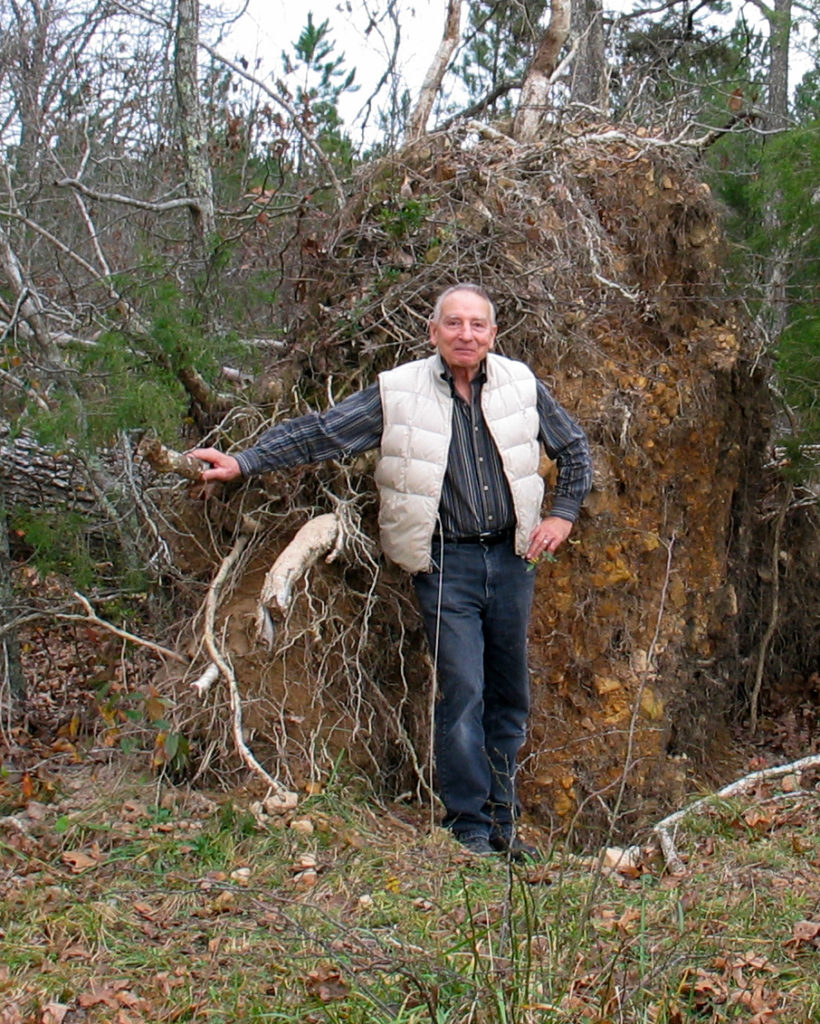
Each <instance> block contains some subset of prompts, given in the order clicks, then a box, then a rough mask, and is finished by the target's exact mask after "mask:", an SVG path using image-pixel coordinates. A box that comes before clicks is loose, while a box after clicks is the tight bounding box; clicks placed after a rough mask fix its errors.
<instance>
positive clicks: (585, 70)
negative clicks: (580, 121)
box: [570, 0, 609, 117]
mask: <svg viewBox="0 0 820 1024" xmlns="http://www.w3.org/2000/svg"><path fill="white" fill-rule="evenodd" d="M570 31H571V35H572V37H573V39H576V40H577V51H576V55H575V60H574V62H573V65H572V83H571V86H570V101H571V102H572V103H577V104H579V105H580V106H584V107H591V108H592V109H593V110H594V111H600V113H601V115H602V116H603V117H606V115H607V113H608V111H609V72H608V68H607V64H606V52H605V46H604V10H603V4H602V0H576V2H575V3H573V5H572V17H571V28H570Z"/></svg>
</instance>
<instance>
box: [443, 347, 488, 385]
mask: <svg viewBox="0 0 820 1024" xmlns="http://www.w3.org/2000/svg"><path fill="white" fill-rule="evenodd" d="M436 357H437V358H438V365H439V376H440V377H441V379H442V380H443V381H446V382H447V383H448V384H449V386H450V390H451V391H452V390H454V388H455V383H454V381H453V371H452V370H451V369H450V367H449V366H448V365H447V363H445V362H444V360H443V359H442V358H441V353H440V352H437V353H436ZM486 381H487V360H486V359H482V360H481V366H479V368H478V373H477V374H476V375H475V377H473V379H472V381H471V383H472V384H484V383H486Z"/></svg>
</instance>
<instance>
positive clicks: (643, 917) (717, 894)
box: [0, 765, 820, 1024]
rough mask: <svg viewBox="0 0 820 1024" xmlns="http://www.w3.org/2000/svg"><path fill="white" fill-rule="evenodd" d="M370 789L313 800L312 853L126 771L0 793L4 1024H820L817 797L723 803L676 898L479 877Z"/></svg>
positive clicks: (543, 868)
mask: <svg viewBox="0 0 820 1024" xmlns="http://www.w3.org/2000/svg"><path fill="white" fill-rule="evenodd" d="M354 783H355V780H349V779H348V780H341V779H338V778H337V779H335V780H334V781H333V783H332V785H331V786H330V787H329V789H327V790H326V791H325V792H324V793H322V794H320V795H317V796H310V797H307V796H305V797H303V799H302V801H301V803H300V806H299V808H298V809H297V811H296V812H295V814H294V815H291V818H292V817H296V818H300V819H308V820H309V822H310V823H311V825H312V826H313V831H312V833H308V832H307V831H305V832H299V831H297V830H295V829H293V828H290V827H289V824H290V818H282V819H278V820H274V821H273V822H268V823H265V824H259V823H257V822H256V820H255V819H254V817H253V816H252V815H251V814H250V813H249V811H248V809H247V807H246V806H244V805H243V803H242V802H241V801H240V799H239V798H238V797H235V798H234V799H233V800H229V799H227V798H225V797H220V798H218V799H215V800H210V799H206V798H204V797H203V795H202V794H197V793H190V792H187V791H185V790H182V789H180V790H175V789H173V788H170V787H168V788H164V789H158V786H157V782H156V780H146V781H140V779H139V778H138V776H136V775H133V774H129V773H128V772H126V771H121V772H120V773H117V772H116V771H115V770H114V769H113V768H111V767H107V768H105V769H97V770H96V771H95V770H94V769H92V768H90V767H88V766H84V765H76V766H72V767H70V768H66V769H64V770H63V771H62V772H61V774H60V775H59V776H53V777H52V778H51V779H50V780H49V781H48V785H46V786H44V787H43V794H42V795H44V796H45V795H47V798H48V801H49V802H47V803H46V802H42V803H41V802H38V801H37V800H36V799H35V801H34V802H33V803H32V802H31V801H30V800H29V799H28V798H29V797H30V796H31V793H27V794H26V799H25V800H23V799H22V798H21V796H20V794H19V793H18V787H17V784H16V783H15V782H14V780H13V779H12V778H11V777H8V778H6V780H5V782H4V784H3V785H4V788H3V789H2V790H0V812H2V813H3V814H5V815H8V816H10V817H9V818H7V819H6V821H5V826H6V827H4V828H3V832H2V833H1V834H0V837H1V838H0V895H2V907H1V908H0V915H1V916H0V1021H2V1022H3V1024H18V1022H20V1024H22V1022H25V1024H52V1022H56V1024H62V1022H64V1024H68V1022H76V1021H84V1022H88V1024H93V1022H108V1021H111V1022H116V1024H132V1022H138V1021H152V1022H161V1021H181V1022H184V1021H201V1022H209V1024H222V1022H225V1024H227V1022H232V1024H233V1022H237V1021H243V1022H257V1021H258V1022H265V1024H285V1022H296V1021H305V1022H307V1024H313V1022H316V1024H319V1022H322V1024H337V1022H338V1024H341V1022H347V1024H358V1022H361V1024H365V1022H367V1024H382V1022H384V1024H386V1022H388V1021H390V1022H399V1024H422V1022H424V1024H444V1022H448V1024H449V1022H452V1024H463V1022H472V1021H474V1022H476V1024H530V1022H533V1024H534V1022H539V1024H563V1022H573V1024H575V1022H584V1021H591V1022H597V1024H614V1022H624V1024H633V1022H634V1024H682V1022H686V1021H693V1022H695V1021H697V1022H710V1021H714V1022H723V1021H726V1022H730V1021H738V1022H741V1021H742V1022H744V1024H777V1022H782V1024H812V1022H816V1021H818V1020H820V981H819V980H818V971H817V958H818V947H820V938H816V939H814V938H811V937H810V936H811V929H810V928H809V930H808V932H806V931H805V930H804V931H803V932H801V933H800V935H801V936H802V937H800V938H795V925H796V924H798V923H799V922H801V921H802V922H820V897H819V896H818V894H820V798H818V794H817V793H816V792H808V793H798V794H792V795H791V796H789V797H787V798H783V799H780V800H769V799H763V800H762V801H761V800H760V799H758V802H757V803H753V804H752V803H750V804H746V805H744V804H734V805H726V804H721V805H716V806H715V807H714V808H712V809H711V810H710V811H709V812H707V813H705V814H703V815H700V816H699V817H697V818H696V819H693V821H692V822H691V824H690V825H689V827H688V829H687V830H685V831H684V832H682V834H681V836H679V850H680V852H682V853H685V855H686V857H687V859H688V867H687V874H686V875H685V876H683V877H681V878H672V877H669V876H668V875H667V874H666V873H665V872H664V870H663V864H662V863H661V862H660V861H659V860H657V859H654V860H653V859H650V860H647V861H646V862H645V863H643V864H642V865H641V867H640V868H639V869H638V870H636V871H634V872H630V875H631V876H632V877H630V876H629V875H621V874H618V873H617V872H612V873H602V872H601V869H600V867H598V866H597V862H595V860H594V859H593V858H581V857H577V856H573V855H571V854H569V853H568V852H567V851H564V850H561V849H560V848H558V847H554V848H552V849H551V850H548V851H547V853H548V859H547V862H546V863H545V864H543V865H539V866H538V867H536V868H532V867H530V868H523V869H520V868H517V867H515V866H512V865H508V864H506V863H505V862H503V861H502V860H500V859H495V858H493V859H487V860H471V859H470V858H469V857H468V856H466V855H464V854H463V853H462V852H461V851H460V850H459V848H458V847H457V846H456V845H455V844H454V843H453V842H452V841H451V840H450V839H449V837H448V836H446V835H444V834H443V833H442V832H441V831H440V830H437V829H432V830H430V829H429V828H427V827H425V826H424V825H420V824H419V822H418V821H417V820H414V819H413V815H412V812H411V811H407V810H404V811H402V810H401V809H396V808H394V809H392V810H391V809H388V808H379V807H377V806H375V805H374V804H373V803H372V800H371V801H368V799H367V798H366V797H365V796H364V795H361V794H360V795H357V793H356V788H355V784H354ZM34 796H35V797H36V796H37V794H36V793H35V794H34ZM306 858H307V859H306ZM310 858H313V862H315V868H313V867H311V860H310ZM807 934H808V936H809V937H808V938H807V937H806V935H807ZM818 934H820V923H818Z"/></svg>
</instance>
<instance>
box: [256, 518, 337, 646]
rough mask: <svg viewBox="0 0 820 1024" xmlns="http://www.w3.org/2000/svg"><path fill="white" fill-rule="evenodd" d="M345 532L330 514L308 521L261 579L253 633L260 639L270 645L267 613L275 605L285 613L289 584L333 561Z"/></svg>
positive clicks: (270, 626) (271, 631) (271, 634)
mask: <svg viewBox="0 0 820 1024" xmlns="http://www.w3.org/2000/svg"><path fill="white" fill-rule="evenodd" d="M344 539H345V531H344V528H343V526H342V521H341V519H340V518H339V516H337V515H336V514H335V513H333V512H328V513H326V514H325V515H321V516H316V518H315V519H310V520H309V521H308V522H307V523H305V525H304V526H303V527H302V528H301V530H299V532H298V533H297V534H296V536H295V537H294V538H293V540H292V541H291V542H290V544H288V546H287V547H286V548H285V550H284V551H283V552H282V553H281V555H279V557H278V558H277V559H276V561H275V562H274V563H273V566H272V567H271V568H270V570H269V571H268V574H267V576H265V582H264V583H263V584H262V591H261V593H260V595H259V608H258V610H257V613H256V631H257V636H258V638H259V639H260V640H263V641H264V642H265V643H266V644H267V645H268V647H269V648H270V647H272V646H273V640H274V633H275V630H274V626H273V620H272V619H271V615H270V611H271V609H272V608H273V607H274V606H275V607H276V608H277V609H278V610H279V611H280V612H286V611H287V609H288V606H289V605H290V600H291V596H292V594H293V585H294V583H296V581H297V580H299V579H301V578H302V576H304V574H305V573H306V572H307V571H308V569H309V568H310V567H311V566H312V565H313V564H314V563H315V562H316V561H318V559H320V558H321V557H322V556H323V555H326V554H327V553H328V552H330V554H327V558H326V559H325V561H326V562H332V561H334V560H335V559H336V557H337V556H338V554H339V552H340V551H341V550H342V547H343V545H344Z"/></svg>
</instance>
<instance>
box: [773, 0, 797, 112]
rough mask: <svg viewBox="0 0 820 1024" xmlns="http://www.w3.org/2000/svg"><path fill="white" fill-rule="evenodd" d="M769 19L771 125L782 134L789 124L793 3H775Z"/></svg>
mask: <svg viewBox="0 0 820 1024" xmlns="http://www.w3.org/2000/svg"><path fill="white" fill-rule="evenodd" d="M768 19H769V119H768V120H769V123H768V125H767V127H768V128H770V129H772V130H774V131H780V130H782V129H784V128H787V127H788V124H789V44H790V41H791V30H792V0H774V9H773V10H772V11H771V12H770V13H769V15H768Z"/></svg>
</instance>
